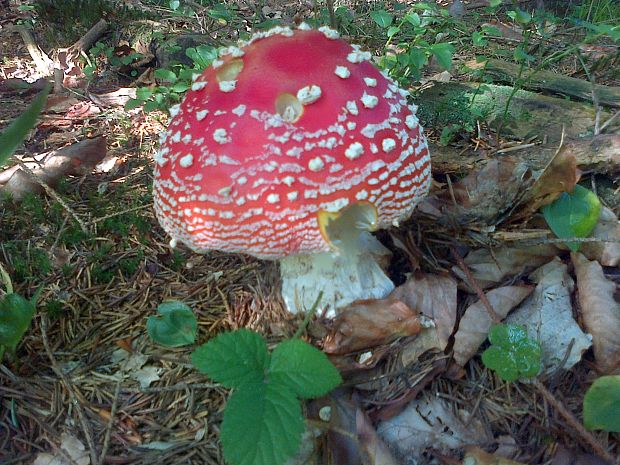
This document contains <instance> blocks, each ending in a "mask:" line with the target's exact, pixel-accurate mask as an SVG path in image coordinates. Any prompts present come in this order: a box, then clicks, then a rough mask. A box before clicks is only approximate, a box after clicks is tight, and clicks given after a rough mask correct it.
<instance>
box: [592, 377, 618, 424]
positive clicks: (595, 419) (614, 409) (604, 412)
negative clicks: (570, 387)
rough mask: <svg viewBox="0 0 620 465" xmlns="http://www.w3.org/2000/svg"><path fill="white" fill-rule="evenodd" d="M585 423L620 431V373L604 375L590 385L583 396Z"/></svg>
mask: <svg viewBox="0 0 620 465" xmlns="http://www.w3.org/2000/svg"><path fill="white" fill-rule="evenodd" d="M583 424H584V426H585V427H586V428H587V429H602V430H604V431H610V432H614V433H620V375H616V376H602V377H600V378H598V379H597V380H596V381H594V383H593V384H592V386H590V389H588V391H587V392H586V395H585V397H584V398H583Z"/></svg>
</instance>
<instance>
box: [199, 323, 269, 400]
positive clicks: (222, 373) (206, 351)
mask: <svg viewBox="0 0 620 465" xmlns="http://www.w3.org/2000/svg"><path fill="white" fill-rule="evenodd" d="M191 358H192V363H193V364H194V366H195V367H196V368H197V369H198V371H200V372H202V373H205V374H207V375H208V376H209V377H210V378H211V379H212V380H214V381H216V382H218V383H221V384H222V385H224V386H226V387H229V388H234V387H240V386H243V385H244V384H248V383H259V382H260V383H262V382H263V381H264V379H265V373H266V370H267V367H268V366H269V353H268V352H267V344H266V343H265V340H264V339H263V338H262V337H261V336H260V335H259V334H257V333H254V332H252V331H248V330H247V329H240V330H238V331H233V332H228V333H222V334H220V335H218V336H217V337H215V338H214V339H211V340H210V341H209V342H207V343H206V344H203V345H202V346H200V347H198V348H197V349H196V350H195V351H194V352H193V353H192V355H191Z"/></svg>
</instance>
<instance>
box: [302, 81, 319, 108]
mask: <svg viewBox="0 0 620 465" xmlns="http://www.w3.org/2000/svg"><path fill="white" fill-rule="evenodd" d="M320 97H321V88H320V87H319V86H315V85H310V86H306V87H303V88H301V89H299V90H298V91H297V99H298V100H299V101H300V102H301V104H302V105H309V104H311V103H314V102H316V101H317V100H318V99H319V98H320Z"/></svg>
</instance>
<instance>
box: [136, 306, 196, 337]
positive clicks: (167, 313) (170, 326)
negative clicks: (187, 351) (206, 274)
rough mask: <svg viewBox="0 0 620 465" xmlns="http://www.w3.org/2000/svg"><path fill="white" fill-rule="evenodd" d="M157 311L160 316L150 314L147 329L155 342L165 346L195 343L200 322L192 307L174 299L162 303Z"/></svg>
mask: <svg viewBox="0 0 620 465" xmlns="http://www.w3.org/2000/svg"><path fill="white" fill-rule="evenodd" d="M157 313H159V316H150V317H149V318H148V320H146V331H147V332H148V335H149V337H150V338H151V339H152V340H153V341H154V342H156V343H157V344H161V345H162V346H165V347H180V346H185V345H188V344H193V343H194V341H195V339H196V332H197V331H198V323H197V322H196V316H195V315H194V312H193V311H192V309H191V308H189V307H188V306H187V305H185V304H184V303H183V302H178V301H176V300H173V301H170V302H164V303H162V304H160V305H159V306H158V307H157Z"/></svg>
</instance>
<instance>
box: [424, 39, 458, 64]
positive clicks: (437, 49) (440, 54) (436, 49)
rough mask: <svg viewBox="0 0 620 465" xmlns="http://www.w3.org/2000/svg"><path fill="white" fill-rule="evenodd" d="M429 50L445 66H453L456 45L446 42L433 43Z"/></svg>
mask: <svg viewBox="0 0 620 465" xmlns="http://www.w3.org/2000/svg"><path fill="white" fill-rule="evenodd" d="M429 50H430V52H431V53H432V54H433V55H435V57H436V58H437V61H438V62H439V64H440V65H441V66H442V67H443V68H445V69H450V68H452V55H453V54H454V47H453V46H452V44H448V43H445V42H442V43H439V44H433V45H431V46H430V49H429Z"/></svg>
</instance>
